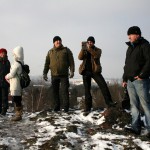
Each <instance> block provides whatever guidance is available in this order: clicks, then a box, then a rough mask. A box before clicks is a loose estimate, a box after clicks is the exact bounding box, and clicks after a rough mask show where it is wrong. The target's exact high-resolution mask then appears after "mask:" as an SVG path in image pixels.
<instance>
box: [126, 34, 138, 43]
mask: <svg viewBox="0 0 150 150" xmlns="http://www.w3.org/2000/svg"><path fill="white" fill-rule="evenodd" d="M139 37H140V36H139V35H137V34H130V35H128V38H129V41H130V42H131V43H134V42H135V41H136V40H137V39H138V38H139Z"/></svg>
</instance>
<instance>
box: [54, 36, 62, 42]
mask: <svg viewBox="0 0 150 150" xmlns="http://www.w3.org/2000/svg"><path fill="white" fill-rule="evenodd" d="M55 41H61V38H60V37H59V36H55V37H54V38H53V43H55Z"/></svg>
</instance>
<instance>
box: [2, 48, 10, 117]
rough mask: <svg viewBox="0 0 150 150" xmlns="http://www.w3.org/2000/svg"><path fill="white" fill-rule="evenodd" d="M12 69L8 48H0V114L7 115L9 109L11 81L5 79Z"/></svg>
mask: <svg viewBox="0 0 150 150" xmlns="http://www.w3.org/2000/svg"><path fill="white" fill-rule="evenodd" d="M9 71H10V62H9V60H8V57H7V50H6V49H4V48H1V49H0V114H1V115H6V112H7V109H8V90H9V83H8V82H7V81H6V80H5V75H6V74H7V73H9Z"/></svg>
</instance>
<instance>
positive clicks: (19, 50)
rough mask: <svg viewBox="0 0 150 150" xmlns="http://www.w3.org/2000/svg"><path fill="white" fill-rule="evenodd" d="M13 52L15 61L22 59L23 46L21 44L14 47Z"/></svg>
mask: <svg viewBox="0 0 150 150" xmlns="http://www.w3.org/2000/svg"><path fill="white" fill-rule="evenodd" d="M13 54H14V59H15V60H16V61H21V62H23V61H24V53H23V48H22V47H21V46H17V47H16V48H14V49H13Z"/></svg>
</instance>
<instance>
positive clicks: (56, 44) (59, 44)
mask: <svg viewBox="0 0 150 150" xmlns="http://www.w3.org/2000/svg"><path fill="white" fill-rule="evenodd" d="M61 44H62V42H61V41H60V40H57V41H55V42H54V46H55V47H56V48H58V47H60V46H61Z"/></svg>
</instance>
